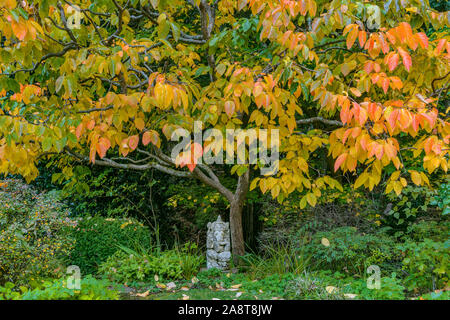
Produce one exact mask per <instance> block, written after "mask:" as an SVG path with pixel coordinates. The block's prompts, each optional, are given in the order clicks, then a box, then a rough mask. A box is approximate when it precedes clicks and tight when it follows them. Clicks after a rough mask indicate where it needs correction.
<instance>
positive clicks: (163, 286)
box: [156, 283, 166, 289]
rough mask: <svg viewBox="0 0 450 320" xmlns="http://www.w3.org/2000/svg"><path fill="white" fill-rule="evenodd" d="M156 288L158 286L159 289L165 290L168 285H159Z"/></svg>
mask: <svg viewBox="0 0 450 320" xmlns="http://www.w3.org/2000/svg"><path fill="white" fill-rule="evenodd" d="M156 286H157V287H158V288H160V289H165V288H166V285H165V284H163V283H157V284H156Z"/></svg>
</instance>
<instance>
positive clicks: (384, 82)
mask: <svg viewBox="0 0 450 320" xmlns="http://www.w3.org/2000/svg"><path fill="white" fill-rule="evenodd" d="M381 87H382V88H383V91H384V93H385V94H386V93H387V91H388V89H389V78H384V79H383V80H382V81H381Z"/></svg>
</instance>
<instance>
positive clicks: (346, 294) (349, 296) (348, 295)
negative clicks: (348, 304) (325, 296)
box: [344, 293, 357, 299]
mask: <svg viewBox="0 0 450 320" xmlns="http://www.w3.org/2000/svg"><path fill="white" fill-rule="evenodd" d="M344 296H345V297H346V298H349V299H355V298H356V296H357V294H354V293H345V294H344Z"/></svg>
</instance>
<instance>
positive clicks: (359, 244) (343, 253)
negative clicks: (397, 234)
mask: <svg viewBox="0 0 450 320" xmlns="http://www.w3.org/2000/svg"><path fill="white" fill-rule="evenodd" d="M394 246H395V242H394V240H393V239H391V238H389V237H388V236H387V235H385V234H384V233H383V232H382V231H379V232H377V233H373V234H372V233H370V234H364V233H360V232H358V230H357V229H356V228H354V227H340V228H336V229H335V230H333V231H329V232H328V231H327V232H317V233H316V234H314V235H313V236H312V238H311V241H310V243H308V244H307V245H306V248H305V251H306V253H308V254H310V255H311V257H312V258H311V259H312V262H313V263H314V264H315V265H316V266H317V267H318V268H320V269H329V270H333V271H345V272H347V273H357V274H360V275H361V274H363V273H364V271H365V268H366V267H367V266H369V265H372V264H376V265H379V266H380V267H381V266H382V265H386V264H387V263H389V262H391V261H393V260H396V259H398V257H397V254H396V253H395V251H394Z"/></svg>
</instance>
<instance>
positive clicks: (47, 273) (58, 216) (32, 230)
mask: <svg viewBox="0 0 450 320" xmlns="http://www.w3.org/2000/svg"><path fill="white" fill-rule="evenodd" d="M60 200H61V199H60V197H59V194H58V193H56V192H49V193H38V192H37V191H36V190H35V189H34V188H32V187H30V186H28V185H26V184H24V183H22V182H21V181H20V180H13V179H8V180H3V181H2V182H1V183H0V285H1V284H2V283H5V282H7V281H9V282H14V283H16V284H24V283H28V282H29V281H31V280H33V279H36V278H38V277H54V276H55V275H57V274H58V272H59V271H60V270H62V268H61V267H62V257H63V256H65V255H67V254H68V252H69V250H70V248H71V243H72V242H73V240H72V239H71V238H70V237H69V236H67V233H66V232H63V230H64V229H67V228H69V229H72V228H74V227H75V225H76V223H75V222H74V221H73V220H71V219H70V218H69V212H68V210H67V209H66V208H65V207H64V205H63V204H62V203H61V202H60Z"/></svg>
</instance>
